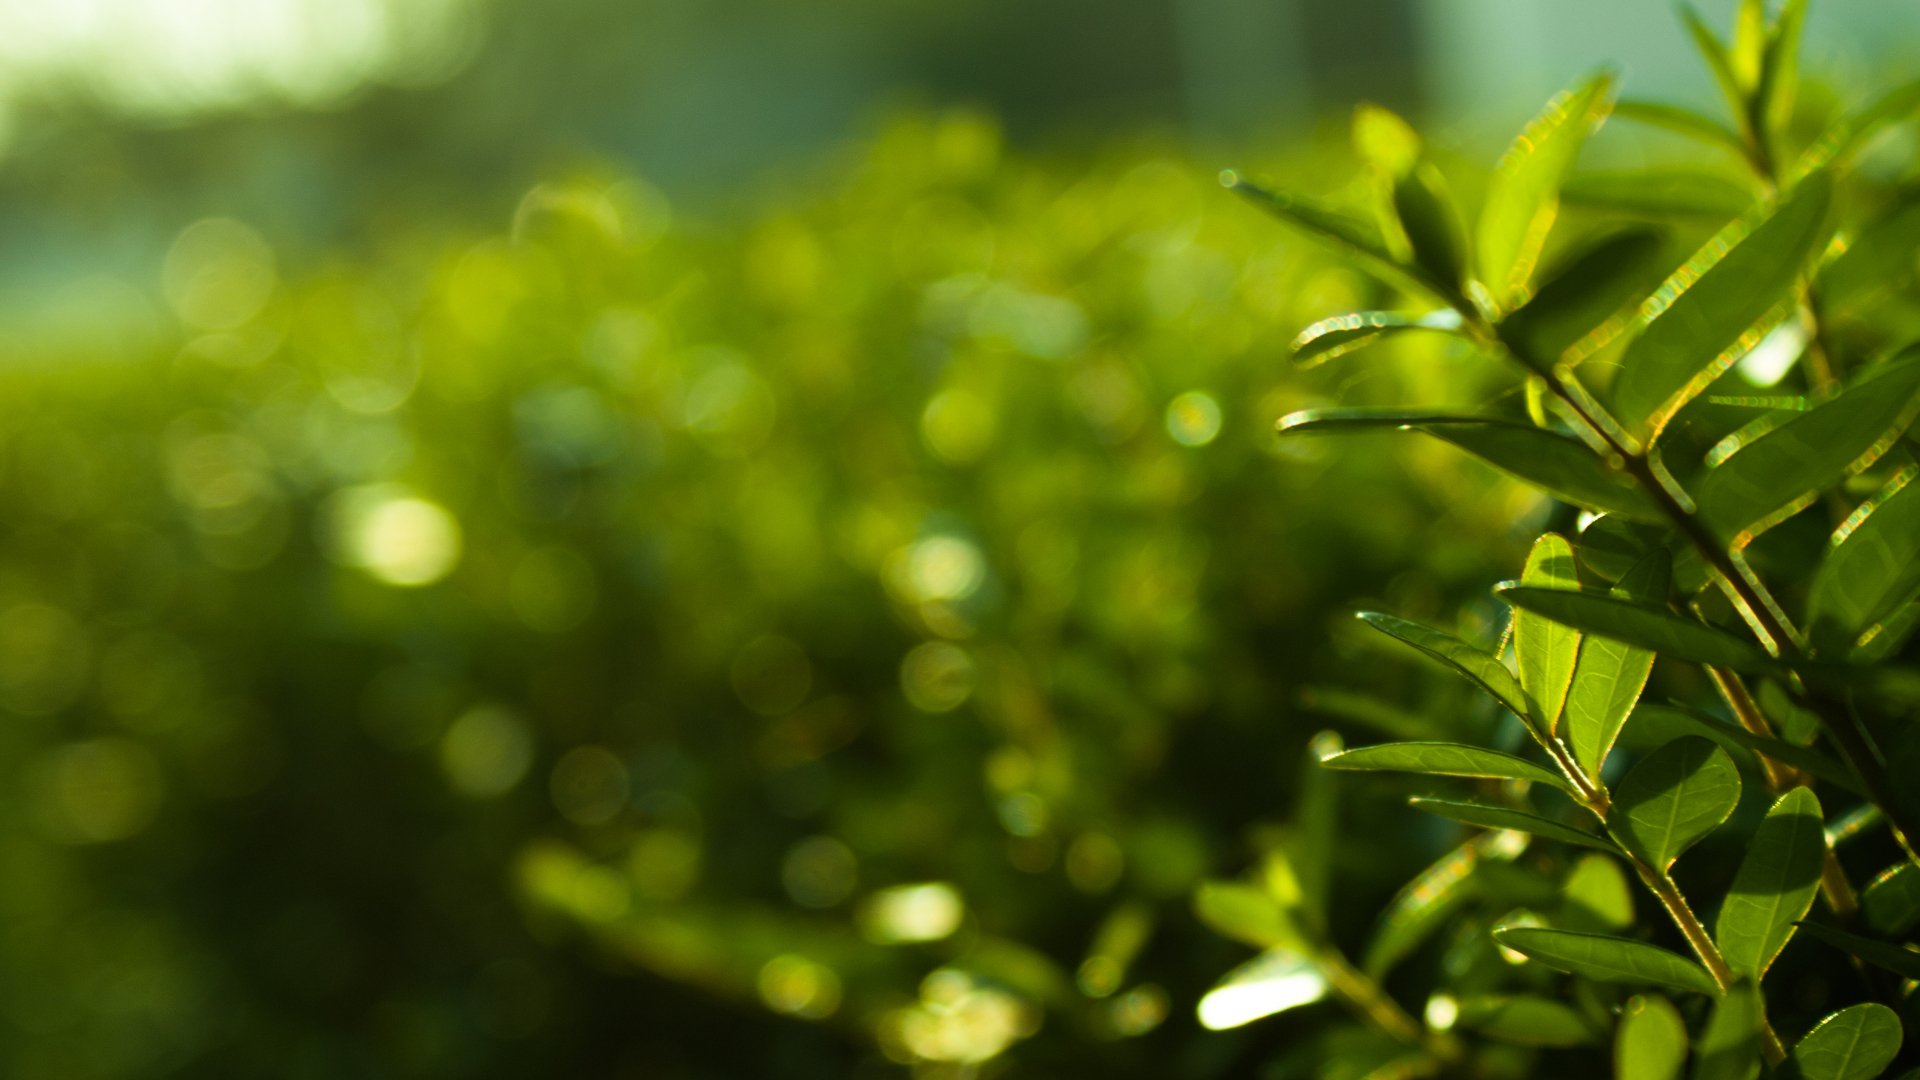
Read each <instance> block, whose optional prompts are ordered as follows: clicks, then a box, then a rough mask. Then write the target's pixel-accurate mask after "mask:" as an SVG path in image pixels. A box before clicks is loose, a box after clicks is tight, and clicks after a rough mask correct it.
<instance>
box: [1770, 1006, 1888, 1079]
mask: <svg viewBox="0 0 1920 1080" xmlns="http://www.w3.org/2000/svg"><path fill="white" fill-rule="evenodd" d="M1902 1036H1903V1033H1902V1032H1901V1030H1900V1014H1898V1013H1896V1012H1894V1011H1893V1010H1892V1009H1889V1008H1887V1007H1886V1006H1885V1005H1881V1004H1879V1003H1878V1002H1868V1003H1866V1004H1864V1005H1854V1006H1850V1007H1848V1008H1845V1009H1841V1010H1840V1011H1839V1012H1837V1013H1833V1014H1831V1015H1829V1016H1828V1017H1827V1018H1826V1019H1824V1020H1822V1021H1820V1022H1819V1023H1818V1024H1815V1025H1814V1026H1813V1030H1812V1031H1809V1032H1807V1033H1806V1034H1805V1035H1804V1036H1802V1037H1801V1039H1800V1041H1799V1042H1797V1043H1795V1044H1794V1046H1793V1054H1792V1056H1791V1057H1790V1058H1789V1059H1788V1060H1790V1061H1792V1062H1793V1068H1794V1070H1795V1071H1796V1072H1797V1074H1798V1077H1797V1080H1872V1078H1873V1077H1876V1076H1879V1075H1880V1073H1881V1070H1883V1069H1885V1068H1886V1067H1887V1066H1888V1065H1891V1064H1893V1059H1894V1058H1895V1057H1896V1056H1898V1055H1899V1053H1900V1043H1901V1040H1902Z"/></svg>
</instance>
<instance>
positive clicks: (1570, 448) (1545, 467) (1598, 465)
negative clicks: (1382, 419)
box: [1421, 422, 1660, 521]
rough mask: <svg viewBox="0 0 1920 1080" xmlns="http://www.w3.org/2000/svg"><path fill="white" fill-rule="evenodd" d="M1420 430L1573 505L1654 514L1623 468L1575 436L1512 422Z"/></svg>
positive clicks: (1638, 516) (1651, 517)
mask: <svg viewBox="0 0 1920 1080" xmlns="http://www.w3.org/2000/svg"><path fill="white" fill-rule="evenodd" d="M1421 430H1422V431H1425V432H1426V433H1427V434H1429V435H1432V436H1433V437H1434V438H1436V439H1440V440H1443V441H1445V442H1449V443H1452V444H1453V445H1455V446H1457V447H1459V448H1460V449H1462V450H1465V451H1466V452H1467V453H1469V454H1472V455H1474V456H1475V457H1477V458H1479V459H1481V460H1482V461H1485V462H1486V463H1487V464H1489V465H1492V466H1493V467H1494V468H1496V469H1499V470H1500V471H1501V472H1503V473H1506V474H1507V475H1508V476H1511V477H1513V478H1514V479H1516V480H1520V481H1522V482H1524V483H1528V484H1532V485H1533V486H1535V487H1537V488H1540V489H1542V490H1544V491H1546V492H1547V493H1548V494H1550V495H1553V496H1555V497H1556V498H1559V499H1561V500H1563V501H1565V502H1569V503H1572V504H1573V505H1575V506H1581V507H1585V508H1587V509H1589V510H1598V511H1601V512H1603V513H1612V514H1619V515H1621V516H1622V517H1630V518H1634V519H1637V520H1642V521H1650V520H1655V519H1657V518H1658V517H1659V514H1660V512H1659V509H1658V507H1656V506H1655V505H1654V503H1653V501H1652V500H1651V499H1649V498H1647V496H1646V495H1645V494H1643V493H1642V492H1641V491H1640V490H1639V489H1638V488H1636V487H1634V486H1633V482H1632V481H1631V480H1630V479H1628V477H1627V476H1626V475H1625V474H1624V473H1620V472H1617V471H1614V470H1612V469H1609V468H1608V467H1607V466H1606V464H1605V463H1604V462H1603V461H1601V460H1600V458H1599V456H1598V455H1596V454H1595V453H1594V452H1593V451H1592V450H1591V449H1589V448H1588V447H1587V446H1586V445H1585V444H1584V443H1581V442H1580V441H1578V440H1577V439H1570V438H1568V437H1566V436H1564V435H1556V434H1554V433H1553V432H1551V431H1544V430H1542V429H1540V428H1529V427H1521V426H1518V425H1513V424H1491V423H1462V422H1448V423H1445V424H1424V425H1422V426H1421Z"/></svg>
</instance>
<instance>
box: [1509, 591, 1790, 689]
mask: <svg viewBox="0 0 1920 1080" xmlns="http://www.w3.org/2000/svg"><path fill="white" fill-rule="evenodd" d="M1494 593H1495V594H1496V595H1498V596H1499V597H1500V598H1501V599H1502V600H1505V601H1506V602H1507V603H1509V604H1512V605H1513V606H1514V607H1518V608H1526V609H1527V610H1528V611H1534V612H1538V613H1539V614H1541V615H1545V616H1546V617H1548V618H1550V619H1554V620H1556V621H1559V622H1563V623H1566V624H1567V625H1568V626H1572V627H1576V628H1578V629H1579V630H1580V631H1582V632H1583V633H1586V634H1589V635H1595V634H1597V635H1599V636H1600V637H1605V638H1612V639H1613V640H1615V641H1621V642H1625V643H1626V644H1629V645H1635V646H1638V647H1640V648H1643V649H1652V650H1653V651H1654V652H1657V653H1659V654H1660V655H1661V656H1665V657H1668V658H1670V659H1674V660H1686V661H1690V662H1692V663H1696V664H1712V665H1714V666H1716V667H1724V668H1732V669H1733V670H1735V671H1745V672H1766V671H1768V670H1770V669H1771V668H1772V667H1773V666H1774V662H1773V660H1772V659H1771V658H1769V657H1768V656H1767V654H1765V653H1763V652H1761V651H1760V649H1759V648H1758V647H1757V646H1753V645H1749V644H1747V643H1746V642H1744V641H1742V640H1740V639H1739V638H1737V637H1734V636H1733V635H1732V634H1729V633H1727V632H1726V631H1724V630H1716V629H1715V628H1713V627H1711V626H1708V625H1706V624H1705V623H1699V622H1695V621H1693V620H1692V619H1687V618H1682V617H1681V616H1678V615H1674V614H1671V613H1669V612H1667V611H1663V610H1660V609H1658V608H1652V607H1645V606H1642V605H1640V604H1637V603H1634V602H1632V601H1629V600H1621V599H1618V598H1617V597H1612V596H1601V595H1599V594H1596V593H1587V592H1572V591H1569V590H1565V589H1535V588H1530V587H1528V586H1525V585H1521V584H1519V583H1518V582H1511V581H1509V582H1503V583H1501V584H1500V585H1498V586H1495V588H1494Z"/></svg>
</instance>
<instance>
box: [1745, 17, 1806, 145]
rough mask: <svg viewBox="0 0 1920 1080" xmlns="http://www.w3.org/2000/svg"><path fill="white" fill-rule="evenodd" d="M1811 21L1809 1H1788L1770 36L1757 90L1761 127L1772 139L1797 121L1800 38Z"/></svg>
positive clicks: (1756, 111)
mask: <svg viewBox="0 0 1920 1080" xmlns="http://www.w3.org/2000/svg"><path fill="white" fill-rule="evenodd" d="M1806 21H1807V0H1786V2H1785V3H1784V4H1782V5H1781V7H1780V14H1779V16H1778V17H1776V18H1775V19H1774V23H1773V27H1772V29H1771V31H1770V32H1769V33H1768V34H1767V43H1766V51H1765V53H1764V54H1763V55H1762V56H1761V58H1760V80H1759V85H1758V86H1756V87H1755V88H1754V98H1755V99H1756V101H1757V103H1758V107H1757V108H1756V109H1755V110H1754V112H1755V113H1757V114H1758V119H1759V124H1760V127H1761V129H1762V130H1763V131H1765V132H1766V133H1767V136H1768V137H1769V138H1773V137H1774V136H1776V135H1777V133H1778V132H1779V131H1780V130H1781V129H1783V128H1785V127H1786V126H1787V123H1788V121H1790V120H1791V119H1792V118H1793V99H1794V95H1795V93H1797V92H1798V90H1799V88H1800V37H1801V32H1802V30H1803V29H1804V28H1805V26H1806Z"/></svg>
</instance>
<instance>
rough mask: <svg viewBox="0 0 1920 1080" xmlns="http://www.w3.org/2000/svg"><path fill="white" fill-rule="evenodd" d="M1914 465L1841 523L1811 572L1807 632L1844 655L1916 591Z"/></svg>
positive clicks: (1918, 513) (1918, 524)
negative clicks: (1825, 552)
mask: <svg viewBox="0 0 1920 1080" xmlns="http://www.w3.org/2000/svg"><path fill="white" fill-rule="evenodd" d="M1916 479H1920V469H1914V468H1908V469H1903V470H1901V471H1900V473H1899V474H1898V475H1896V476H1895V477H1894V478H1893V479H1892V480H1889V481H1888V482H1887V484H1886V486H1885V487H1883V488H1881V489H1880V492H1879V493H1878V494H1877V495H1875V496H1874V497H1873V498H1872V499H1871V500H1869V501H1868V502H1867V503H1866V504H1865V505H1863V506H1861V507H1860V508H1859V509H1858V510H1856V511H1854V513H1853V514H1852V515H1851V516H1849V517H1848V518H1847V520H1846V521H1845V522H1843V523H1841V525H1840V528H1839V529H1838V530H1836V531H1835V532H1834V534H1833V539H1832V540H1831V541H1830V542H1829V544H1828V547H1827V554H1826V557H1825V558H1823V559H1821V560H1820V568H1819V569H1818V570H1816V571H1815V572H1814V575H1813V587H1812V591H1811V593H1810V594H1809V596H1808V600H1807V616H1808V630H1807V635H1808V637H1809V638H1810V639H1811V640H1812V641H1813V644H1814V647H1815V648H1817V649H1819V650H1821V651H1822V652H1835V653H1844V650H1846V649H1847V648H1849V647H1851V646H1852V645H1853V643H1854V642H1855V641H1856V640H1857V639H1858V638H1859V636H1860V634H1861V633H1862V632H1863V631H1865V630H1866V629H1867V628H1868V627H1870V626H1872V625H1873V624H1874V623H1876V622H1879V621H1880V620H1882V619H1884V618H1886V617H1887V616H1888V615H1890V614H1892V611H1893V609H1894V608H1895V607H1897V606H1899V605H1900V604H1901V603H1903V602H1904V601H1905V600H1906V598H1907V597H1910V596H1912V595H1913V593H1914V592H1915V590H1920V483H1916V482H1915V481H1916Z"/></svg>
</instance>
